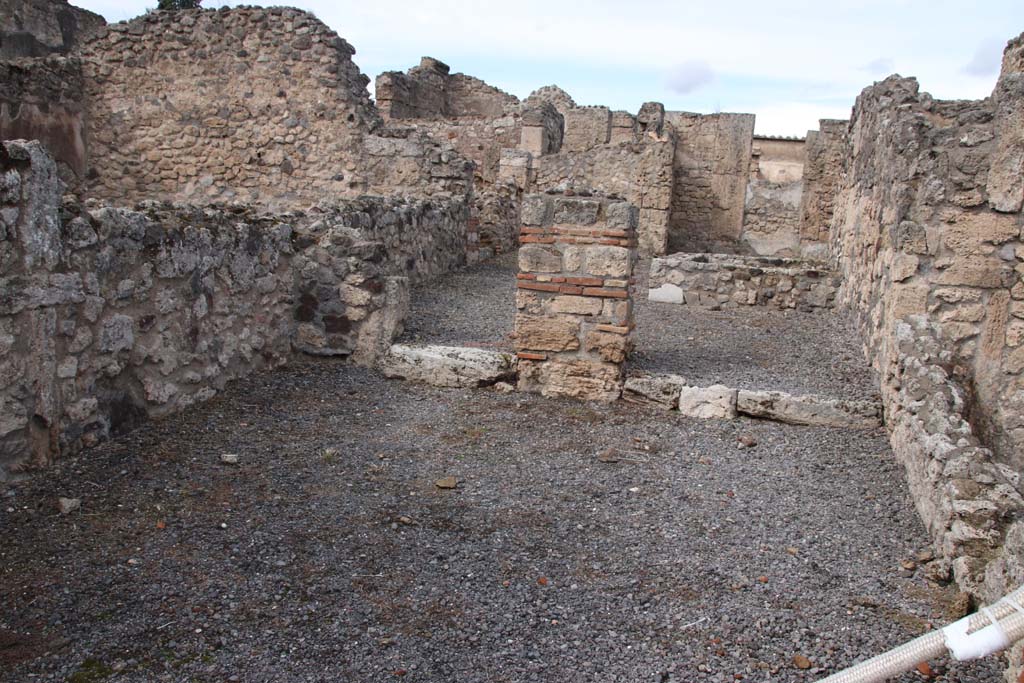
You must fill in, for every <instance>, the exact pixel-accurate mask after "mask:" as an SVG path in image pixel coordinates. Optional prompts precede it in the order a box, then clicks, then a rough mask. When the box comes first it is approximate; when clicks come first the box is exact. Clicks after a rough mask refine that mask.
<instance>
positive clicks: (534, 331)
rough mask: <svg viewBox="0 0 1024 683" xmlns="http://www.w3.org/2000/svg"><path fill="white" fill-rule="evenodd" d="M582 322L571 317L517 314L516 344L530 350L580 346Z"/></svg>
mask: <svg viewBox="0 0 1024 683" xmlns="http://www.w3.org/2000/svg"><path fill="white" fill-rule="evenodd" d="M579 330H580V324H579V322H577V321H576V320H573V319H572V318H569V317H557V318H556V317H547V316H526V315H522V314H520V315H518V316H516V346H517V347H518V348H520V349H528V350H530V351H571V350H574V349H578V348H580V341H579Z"/></svg>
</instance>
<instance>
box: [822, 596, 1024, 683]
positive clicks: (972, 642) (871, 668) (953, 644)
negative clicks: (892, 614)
mask: <svg viewBox="0 0 1024 683" xmlns="http://www.w3.org/2000/svg"><path fill="white" fill-rule="evenodd" d="M1022 602H1024V586H1021V587H1020V588H1018V589H1017V590H1015V591H1014V592H1012V593H1010V594H1009V595H1007V596H1006V597H1004V598H1003V599H1002V600H1000V601H999V602H997V603H996V604H994V605H993V606H992V607H990V608H988V609H982V610H979V611H978V612H975V613H974V614H972V615H970V616H968V617H964V618H963V619H961V620H960V621H958V622H955V623H953V624H950V625H949V626H947V627H946V628H944V629H940V630H937V631H929V632H928V633H926V634H924V635H923V636H921V637H919V638H915V639H914V640H912V641H910V642H909V643H906V644H904V645H900V646H899V647H897V648H895V649H893V650H889V651H888V652H885V653H883V654H880V655H878V656H877V657H872V658H871V659H869V660H867V661H865V662H861V663H860V664H857V665H855V666H852V667H850V668H849V669H845V670H843V671H840V672H839V673H835V674H832V675H831V676H829V677H828V678H826V679H824V680H823V681H821V683H883V681H886V680H887V679H889V678H892V677H894V676H898V675H899V674H901V673H904V672H907V671H910V670H912V669H913V668H914V667H916V666H917V665H918V664H920V663H921V662H927V661H928V660H929V659H935V658H936V657H940V656H942V655H944V654H946V652H947V651H949V652H950V653H951V654H952V655H953V656H954V657H955V658H957V659H977V658H979V657H985V656H988V655H990V654H994V653H996V652H999V651H1000V650H1004V649H1006V648H1007V647H1009V646H1010V645H1012V644H1013V643H1015V642H1017V641H1018V640H1020V639H1022V638H1024V607H1022V606H1021V604H1022Z"/></svg>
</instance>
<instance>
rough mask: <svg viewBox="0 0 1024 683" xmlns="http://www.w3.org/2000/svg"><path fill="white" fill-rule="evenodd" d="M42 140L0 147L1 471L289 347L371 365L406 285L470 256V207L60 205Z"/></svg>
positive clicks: (393, 328) (373, 201)
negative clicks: (264, 210) (307, 209)
mask: <svg viewBox="0 0 1024 683" xmlns="http://www.w3.org/2000/svg"><path fill="white" fill-rule="evenodd" d="M62 193H63V186H62V184H61V183H60V181H59V179H58V178H57V173H56V165H55V164H54V162H53V160H52V159H51V158H50V157H49V156H48V155H47V154H46V153H45V151H44V150H43V148H42V146H41V145H40V144H39V143H38V142H31V143H25V142H19V141H8V142H4V143H3V144H2V147H0V476H2V475H3V470H4V468H5V467H6V468H9V469H17V468H18V467H31V466H42V465H45V464H47V463H48V462H49V461H50V460H52V459H53V458H54V457H56V456H57V455H59V454H61V453H66V452H74V451H77V450H79V449H81V448H85V447H89V446H92V445H94V444H96V443H98V442H99V441H100V440H102V439H104V438H106V437H107V436H108V435H109V434H111V433H114V432H117V431H119V430H121V429H124V428H127V427H130V426H132V425H133V424H135V423H136V422H138V421H140V420H143V419H146V418H148V417H151V416H161V415H165V414H168V413H170V412H174V411H176V410H180V409H182V408H184V407H186V406H189V405H192V404H193V403H195V402H198V401H203V400H206V399H208V398H210V397H211V396H213V395H215V394H216V393H217V392H218V391H219V390H220V389H222V388H223V387H224V385H225V383H226V382H228V381H230V380H231V379H234V378H238V377H242V376H244V375H247V374H249V373H251V372H253V371H254V370H257V369H260V368H268V367H274V366H276V365H279V364H281V363H284V362H285V361H286V360H287V359H288V358H289V357H290V355H291V354H292V352H293V350H296V351H302V352H306V353H310V354H315V355H334V356H344V357H350V358H352V359H353V360H355V361H356V362H359V363H363V364H372V363H373V362H374V361H375V360H376V358H377V357H379V356H380V355H381V354H382V353H384V352H385V351H386V350H387V348H388V346H389V345H390V343H391V341H392V339H393V338H394V337H395V336H396V335H397V334H398V333H399V332H400V331H401V324H402V319H403V318H404V315H405V311H406V309H407V306H408V283H409V280H410V279H424V278H428V277H432V276H434V275H438V274H440V273H442V272H446V271H447V270H450V269H452V268H454V267H456V266H458V265H461V264H463V263H465V259H466V242H465V238H466V216H467V207H466V206H465V204H464V203H463V202H461V201H454V200H447V201H445V202H442V201H440V200H437V201H433V202H426V201H409V200H403V199H398V198H394V199H382V198H371V197H365V198H361V199H359V200H357V201H353V202H348V203H344V204H339V205H335V206H332V207H327V208H322V209H319V210H317V211H314V212H311V213H309V214H306V213H301V212H293V213H285V214H276V215H274V214H261V213H257V212H256V211H254V210H252V209H251V208H249V207H245V206H232V207H221V208H212V207H208V208H200V207H195V206H182V205H170V204H161V203H156V202H149V203H145V204H141V205H139V206H138V207H137V208H136V209H125V208H111V207H105V206H102V205H98V204H96V203H90V204H89V205H87V206H84V205H80V204H77V203H68V204H62Z"/></svg>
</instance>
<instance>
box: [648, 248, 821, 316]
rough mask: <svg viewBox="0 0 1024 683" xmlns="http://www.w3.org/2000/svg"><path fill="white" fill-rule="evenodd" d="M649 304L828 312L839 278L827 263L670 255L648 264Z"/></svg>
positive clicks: (745, 257)
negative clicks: (662, 303) (760, 307)
mask: <svg viewBox="0 0 1024 683" xmlns="http://www.w3.org/2000/svg"><path fill="white" fill-rule="evenodd" d="M648 286H649V287H650V292H649V297H650V299H651V301H661V302H664V303H674V304H686V305H688V306H703V307H706V308H710V309H713V310H720V309H723V308H735V307H737V306H773V307H777V308H798V309H800V310H812V309H815V308H831V307H832V305H833V303H834V301H835V296H836V292H837V291H838V289H839V278H838V277H837V276H836V274H835V273H832V272H829V271H828V268H827V266H826V264H824V263H817V264H815V263H813V262H809V261H806V260H803V259H784V258H766V257H763V256H735V255H732V254H671V255H669V256H663V257H661V258H655V259H653V260H652V261H651V275H650V280H649V281H648Z"/></svg>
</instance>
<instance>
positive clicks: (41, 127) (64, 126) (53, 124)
mask: <svg viewBox="0 0 1024 683" xmlns="http://www.w3.org/2000/svg"><path fill="white" fill-rule="evenodd" d="M0 83H3V84H4V87H3V88H2V89H0V140H16V139H22V140H39V141H41V142H42V143H43V145H44V146H45V147H46V149H47V150H48V151H49V152H50V154H51V155H52V156H53V157H54V158H55V159H56V160H57V162H58V164H59V166H60V173H61V177H62V178H63V179H64V180H65V181H66V182H68V184H70V185H77V184H78V182H79V179H80V178H82V176H84V174H85V168H86V147H85V114H84V110H85V102H84V98H85V83H84V80H83V78H82V65H81V62H79V61H78V60H77V59H75V58H65V57H58V56H54V57H46V58H41V59H19V60H15V61H0Z"/></svg>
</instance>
